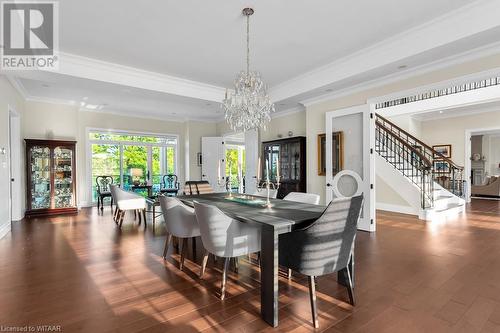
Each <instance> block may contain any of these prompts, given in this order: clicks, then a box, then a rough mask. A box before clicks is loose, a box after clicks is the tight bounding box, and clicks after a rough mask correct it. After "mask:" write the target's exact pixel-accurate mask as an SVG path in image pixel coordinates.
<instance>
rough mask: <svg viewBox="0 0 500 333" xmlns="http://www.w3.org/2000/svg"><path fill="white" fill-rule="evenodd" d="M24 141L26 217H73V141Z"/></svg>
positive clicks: (74, 207) (74, 165)
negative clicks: (71, 214)
mask: <svg viewBox="0 0 500 333" xmlns="http://www.w3.org/2000/svg"><path fill="white" fill-rule="evenodd" d="M25 141H26V181H27V184H26V185H27V186H26V189H27V193H26V198H27V207H26V208H27V209H26V216H43V215H56V214H68V213H76V212H77V211H78V209H77V205H76V162H75V147H76V141H61V140H35V139H25Z"/></svg>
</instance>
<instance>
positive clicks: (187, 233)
mask: <svg viewBox="0 0 500 333" xmlns="http://www.w3.org/2000/svg"><path fill="white" fill-rule="evenodd" d="M159 200H160V206H161V211H162V213H163V219H164V220H165V226H166V229H167V238H166V240H165V247H164V249H163V258H164V259H167V252H168V247H169V245H170V242H171V241H172V237H176V238H180V239H182V250H181V260H180V263H179V268H180V270H182V268H183V267H184V259H185V258H186V251H187V246H188V243H187V240H188V239H189V238H194V237H198V236H200V228H199V226H198V221H197V220H196V215H195V214H194V208H191V207H188V206H186V205H185V204H183V203H182V202H181V201H180V200H179V199H177V198H174V197H167V196H164V195H160V196H159Z"/></svg>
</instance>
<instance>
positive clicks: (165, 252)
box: [163, 234, 172, 259]
mask: <svg viewBox="0 0 500 333" xmlns="http://www.w3.org/2000/svg"><path fill="white" fill-rule="evenodd" d="M171 241H172V234H167V238H166V239H165V247H164V248H163V259H167V252H168V247H169V246H170V242H171Z"/></svg>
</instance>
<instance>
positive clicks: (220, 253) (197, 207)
mask: <svg viewBox="0 0 500 333" xmlns="http://www.w3.org/2000/svg"><path fill="white" fill-rule="evenodd" d="M194 211H195V214H196V218H197V219H198V224H199V226H200V233H201V240H202V242H203V247H204V248H205V253H204V255H203V261H202V265H201V270H200V278H203V274H204V272H205V268H206V265H207V261H208V256H209V254H212V255H215V256H217V257H221V258H223V259H224V269H223V271H222V282H221V290H220V293H221V296H220V298H221V300H224V298H225V291H226V279H227V272H228V268H229V262H230V259H231V258H237V257H239V256H244V255H248V254H250V253H255V252H259V251H260V233H261V230H260V227H258V226H256V225H252V224H249V223H244V222H240V221H237V220H234V219H232V218H231V217H229V216H227V215H226V214H224V213H223V212H222V211H221V210H220V209H219V208H217V207H215V206H211V205H205V204H202V203H199V202H197V201H194Z"/></svg>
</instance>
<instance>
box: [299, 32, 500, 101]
mask: <svg viewBox="0 0 500 333" xmlns="http://www.w3.org/2000/svg"><path fill="white" fill-rule="evenodd" d="M494 54H500V42H498V43H494V44H489V45H486V46H483V47H480V48H476V49H473V50H470V51H467V52H464V53H460V54H457V55H453V56H450V57H446V58H441V59H439V60H436V61H434V62H431V63H427V64H423V65H420V66H417V67H413V68H409V69H406V70H404V71H399V72H397V73H393V74H390V75H386V76H384V77H381V78H378V79H374V80H370V81H367V82H363V83H360V84H356V85H353V86H349V87H345V88H342V89H340V90H337V91H333V92H330V93H327V94H322V95H319V96H316V97H312V98H308V99H304V100H302V101H300V104H302V105H304V106H306V107H309V106H311V105H314V104H318V103H322V102H326V101H330V100H333V99H336V98H340V97H343V96H348V95H352V94H355V93H358V92H361V91H365V90H369V89H373V88H377V87H381V86H385V85H389V84H392V83H395V82H398V81H402V80H406V79H409V78H412V77H416V76H420V75H424V74H428V73H431V72H435V71H438V70H441V69H445V68H449V67H452V66H454V65H459V64H462V63H466V62H468V61H473V60H477V59H480V58H483V57H487V56H490V55H494ZM493 73H495V74H498V73H500V68H494V69H491V70H487V71H482V72H478V73H473V74H468V75H462V76H459V77H457V78H453V79H450V80H445V81H441V82H437V83H432V84H429V85H425V86H419V87H418V88H412V89H406V90H402V91H398V92H396V93H391V94H388V95H383V96H377V97H374V98H370V99H368V100H367V103H378V102H383V101H387V100H391V99H397V98H398V97H404V96H406V95H408V94H410V95H411V94H412V93H415V92H417V91H422V89H433V88H439V87H444V86H447V85H449V84H452V83H458V82H465V81H466V80H468V79H471V80H474V79H477V78H479V77H483V76H488V75H490V74H493Z"/></svg>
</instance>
